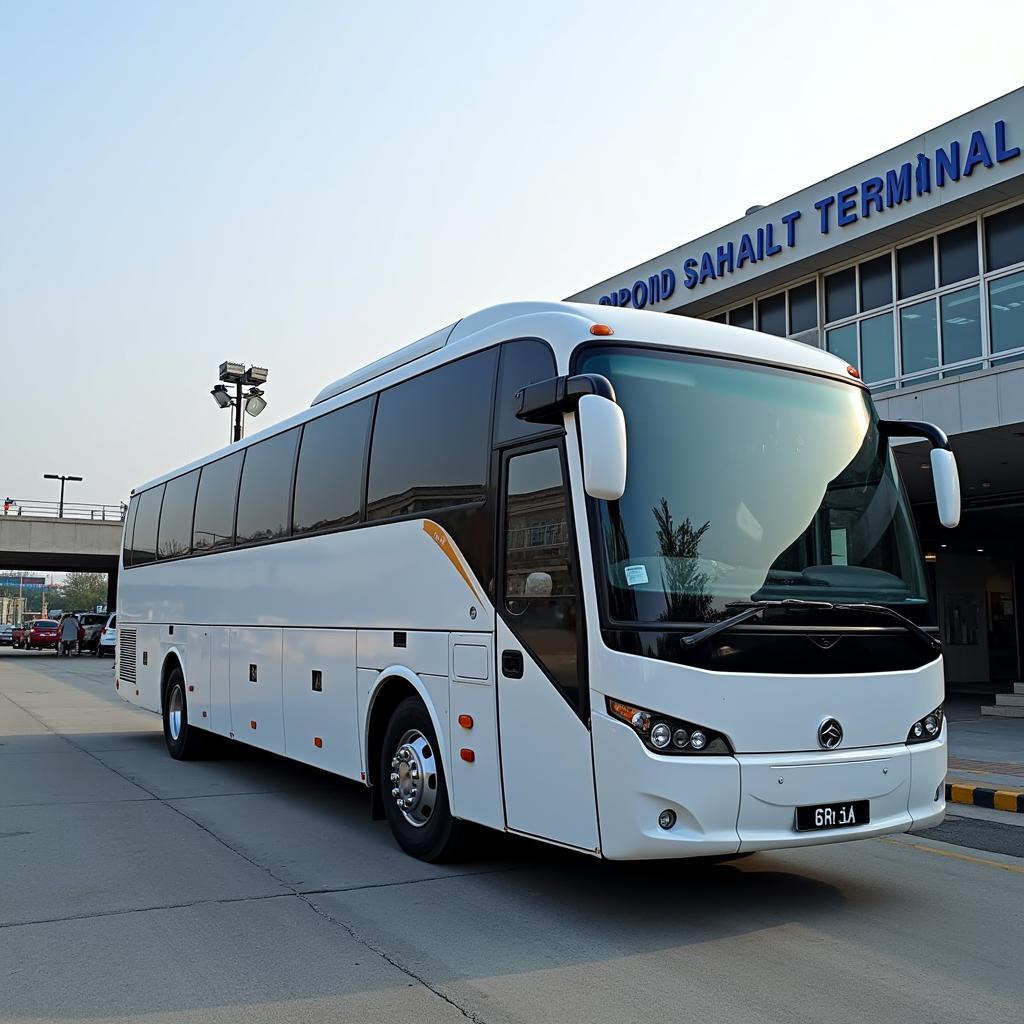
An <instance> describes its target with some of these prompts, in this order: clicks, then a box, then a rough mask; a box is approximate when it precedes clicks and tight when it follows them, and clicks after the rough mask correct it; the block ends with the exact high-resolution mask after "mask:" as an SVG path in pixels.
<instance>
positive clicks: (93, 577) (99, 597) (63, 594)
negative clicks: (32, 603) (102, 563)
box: [49, 572, 107, 612]
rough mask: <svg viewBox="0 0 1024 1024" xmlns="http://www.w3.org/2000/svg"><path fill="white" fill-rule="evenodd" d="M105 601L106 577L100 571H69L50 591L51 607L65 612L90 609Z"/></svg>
mask: <svg viewBox="0 0 1024 1024" xmlns="http://www.w3.org/2000/svg"><path fill="white" fill-rule="evenodd" d="M106 603H107V577H106V574H105V573H102V572H69V573H68V574H67V576H66V578H65V580H64V582H63V583H62V584H61V585H60V586H59V587H54V588H53V590H51V592H50V600H49V604H50V606H51V607H57V608H62V609H63V610H64V611H66V612H72V611H91V610H92V609H93V608H95V607H96V605H98V604H104V605H105V604H106Z"/></svg>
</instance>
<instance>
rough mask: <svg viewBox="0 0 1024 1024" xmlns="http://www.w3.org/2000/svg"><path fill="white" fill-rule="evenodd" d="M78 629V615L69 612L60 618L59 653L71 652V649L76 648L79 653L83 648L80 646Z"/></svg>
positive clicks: (68, 653)
mask: <svg viewBox="0 0 1024 1024" xmlns="http://www.w3.org/2000/svg"><path fill="white" fill-rule="evenodd" d="M78 629H79V622H78V616H77V615H74V614H72V613H71V612H67V613H66V614H65V615H62V616H61V619H60V631H59V633H58V638H59V639H58V649H57V653H58V654H67V655H70V654H71V649H72V648H75V650H76V651H77V652H78V653H81V650H80V649H79V646H78Z"/></svg>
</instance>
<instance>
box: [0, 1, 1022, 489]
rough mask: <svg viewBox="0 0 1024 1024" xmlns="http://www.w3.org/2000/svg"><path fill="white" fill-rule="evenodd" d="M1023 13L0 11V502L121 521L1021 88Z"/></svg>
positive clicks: (242, 5) (86, 6)
mask: <svg viewBox="0 0 1024 1024" xmlns="http://www.w3.org/2000/svg"><path fill="white" fill-rule="evenodd" d="M1022 33H1024V4H1021V3H1019V2H1013V3H997V2H981V3H976V4H973V5H965V4H963V3H944V2H941V0H935V2H929V3H927V4H925V3H910V4H887V5H883V6H881V7H878V6H874V7H872V6H869V5H851V4H830V3H826V2H823V0H817V2H813V3H803V2H794V3H786V2H783V3H776V4H767V3H764V2H763V0H762V2H729V0H723V2H719V3H716V4H709V5H704V6H701V5H694V4H684V3H681V2H680V3H660V2H656V0H651V2H648V3H645V4H640V5H638V4H632V3H628V4H627V3H621V2H620V3H610V2H606V0H590V2H586V3H583V2H575V3H569V2H564V3H563V2H559V0H545V2H535V0H518V2H517V3H515V4H507V5H496V4H480V3H463V2H457V3H456V2H453V3H445V2H443V0H439V2H437V3H434V4H422V3H416V4H414V3H407V2H405V0H392V2H391V3H388V4H368V3H347V2H341V0H335V2H324V3H321V2H314V0H292V2H288V3H285V2H280V3H261V2H257V0H245V2H224V0H204V2H201V3H190V2H185V0H179V2H175V3H173V4H168V3H156V2H147V0H136V2H132V3H115V2H99V0H92V2H73V3H54V2H47V0H33V2H32V3H17V2H15V0H0V126H2V128H0V216H2V221H0V357H2V364H0V365H2V370H0V380H2V382H3V383H2V402H3V405H2V408H3V411H4V424H5V426H4V429H3V431H2V436H3V441H2V442H0V492H2V493H3V494H4V495H10V496H12V497H14V498H15V499H17V500H21V501H32V500H43V499H56V497H57V485H55V484H54V482H53V481H44V480H43V479H42V474H44V473H65V474H76V475H79V476H82V477H84V478H85V479H84V482H83V483H80V484H68V491H67V499H68V500H76V501H83V502H96V503H111V504H116V503H117V502H120V501H124V500H127V497H128V495H129V493H130V491H131V489H132V488H133V487H135V486H137V485H139V484H141V483H143V482H145V481H146V480H148V479H150V478H152V477H153V476H156V475H157V474H159V473H163V472H165V471H167V470H170V469H173V468H175V467H176V466H178V465H182V464H184V463H186V462H189V461H191V460H192V459H195V458H198V457H200V456H202V455H203V454H205V453H207V452H211V451H214V450H216V449H218V448H220V447H222V446H223V445H224V444H225V443H226V442H227V440H228V431H229V423H228V420H229V416H228V414H227V413H226V412H224V411H222V410H219V409H218V408H217V407H216V405H215V404H214V401H213V399H212V398H211V397H210V394H209V392H210V388H211V387H212V386H213V385H214V384H215V383H216V381H217V370H218V366H219V364H220V363H221V362H222V361H223V360H225V359H230V360H235V361H239V362H243V361H244V362H245V363H247V364H256V365H260V366H266V367H267V368H269V371H270V377H269V380H268V383H267V386H266V398H267V401H268V403H269V404H268V408H267V410H266V411H265V412H264V413H263V415H262V416H261V417H260V418H259V420H256V421H250V422H249V427H250V428H251V429H252V430H255V429H263V428H265V427H267V426H270V425H271V424H272V423H273V422H274V421H276V420H278V419H282V418H284V417H286V416H289V415H291V414H293V413H295V412H297V411H299V410H300V409H302V408H304V407H305V406H307V405H308V404H309V403H310V401H311V400H312V398H313V396H314V395H315V394H316V393H317V392H318V391H319V390H320V388H321V387H322V386H323V385H324V384H326V383H328V382H330V381H332V380H334V379H336V378H337V377H340V376H342V375H343V374H345V373H347V372H348V371H350V370H352V369H355V368H356V367H358V366H360V365H362V364H363V363H366V362H368V361H370V360H372V359H375V358H377V357H378V356H380V355H383V354H384V353H386V352H388V351H391V350H392V349H394V348H397V347H399V346H401V345H404V344H406V343H408V342H410V341H413V340H415V339H416V338H419V337H422V336H423V335H425V334H428V333H430V332H432V331H434V330H436V329H437V328H439V327H441V326H443V325H445V324H448V323H451V322H453V321H454V320H457V319H458V318H459V317H460V316H463V315H465V314H467V313H470V312H472V311H474V310H476V309H480V308H482V307H485V306H488V305H491V304H493V303H497V302H504V301H509V300H517V299H559V298H562V297H563V296H565V295H569V294H572V293H574V292H576V291H578V290H580V289H582V288H584V287H586V286H588V285H591V284H594V283H596V282H598V281H600V280H603V279H604V278H607V277H609V276H611V275H612V274H615V273H617V272H619V271H622V270H624V269H626V268H628V267H631V266H633V265H635V264H637V263H640V262H642V261H644V260H646V259H649V258H651V257H653V256H655V255H658V254H660V253H662V252H664V251H666V250H668V249H671V248H673V247H675V246H677V245H680V244H682V243H684V242H686V241H688V240H690V239H692V238H695V237H697V236H699V235H701V234H703V233H704V232H706V231H709V230H711V229H713V228H715V227H717V226H719V225H722V224H725V223H728V222H729V221H732V220H735V219H736V218H737V217H739V216H741V215H742V213H743V211H744V210H745V209H746V208H747V207H748V206H751V205H753V204H755V203H764V204H767V203H770V202H772V201H774V200H776V199H779V198H781V197H783V196H785V195H788V194H790V193H792V192H795V191H797V190H799V189H801V188H803V187H805V186H807V185H810V184H813V183H814V182H816V181H818V180H820V179H822V178H825V177H827V176H829V175H830V174H833V173H836V172H838V171H841V170H843V169H844V168H846V167H849V166H851V165H852V164H855V163H857V162H859V161H860V160H863V159H866V158H868V157H870V156H873V155H874V154H876V153H879V152H881V151H883V150H885V149H887V148H889V147H890V146H893V145H895V144H897V143H899V142H901V141H903V140H905V139H907V138H910V137H912V136H914V135H916V134H918V133H920V132H921V131H923V130H925V129H928V128H931V127H934V126H935V125H937V124H940V123H942V122H943V121H946V120H948V119H950V118H951V117H954V116H956V115H958V114H961V113H964V112H966V111H968V110H970V109H971V108H973V107H975V106H978V105H979V104H982V103H985V102H987V101H989V100H991V99H994V98H995V97H997V96H1000V95H1002V94H1004V93H1006V92H1009V91H1011V90H1012V89H1015V88H1017V87H1019V86H1020V85H1022V84H1024V81H1022V76H1024V72H1022V71H1021V70H1020V64H1019V61H1017V60H1016V59H1015V57H1014V50H1013V43H1012V40H1014V39H1019V38H1020V37H1021V36H1022Z"/></svg>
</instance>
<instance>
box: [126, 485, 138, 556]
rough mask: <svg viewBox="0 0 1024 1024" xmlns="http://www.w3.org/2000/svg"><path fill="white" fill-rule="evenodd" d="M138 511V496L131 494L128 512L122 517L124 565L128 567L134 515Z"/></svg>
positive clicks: (133, 529) (133, 532)
mask: <svg viewBox="0 0 1024 1024" xmlns="http://www.w3.org/2000/svg"><path fill="white" fill-rule="evenodd" d="M138 511H139V496H138V495H137V494H133V495H132V497H131V502H130V503H129V505H128V514H127V515H126V516H125V519H124V567H125V568H126V569H130V568H131V567H132V559H133V552H132V539H133V537H134V536H135V516H136V515H137V514H138Z"/></svg>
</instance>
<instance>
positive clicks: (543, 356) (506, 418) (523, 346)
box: [494, 338, 558, 444]
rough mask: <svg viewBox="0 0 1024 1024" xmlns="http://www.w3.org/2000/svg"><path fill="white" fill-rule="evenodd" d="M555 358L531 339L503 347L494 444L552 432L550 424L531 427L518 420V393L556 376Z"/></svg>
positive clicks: (541, 345)
mask: <svg viewBox="0 0 1024 1024" xmlns="http://www.w3.org/2000/svg"><path fill="white" fill-rule="evenodd" d="M557 373H558V371H557V370H556V369H555V357H554V354H553V353H552V351H551V349H550V348H548V346H547V345H546V344H544V342H543V341H537V340H536V339H534V338H528V339H526V340H524V341H507V342H505V344H504V345H502V346H501V369H500V371H499V375H498V408H497V412H496V413H495V416H494V443H495V444H501V443H502V442H504V441H514V440H516V439H517V438H520V437H528V436H529V435H530V434H536V433H539V432H542V431H545V430H550V429H551V424H550V423H527V422H526V421H525V420H519V419H516V410H517V409H518V408H519V403H518V401H516V392H517V391H518V390H519V389H520V388H522V387H525V386H526V385H527V384H535V383H536V382H537V381H539V380H549V379H550V378H551V377H554V376H556V375H557Z"/></svg>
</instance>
